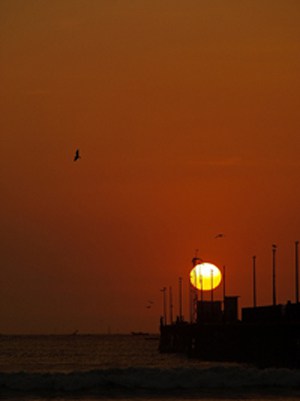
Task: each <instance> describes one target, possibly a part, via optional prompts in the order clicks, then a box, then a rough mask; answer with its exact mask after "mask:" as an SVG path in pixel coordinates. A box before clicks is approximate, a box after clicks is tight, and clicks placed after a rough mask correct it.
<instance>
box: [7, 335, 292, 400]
mask: <svg viewBox="0 0 300 401" xmlns="http://www.w3.org/2000/svg"><path fill="white" fill-rule="evenodd" d="M158 345H159V341H158V336H136V335H70V336H67V335H61V336H3V335H2V336H0V399H2V400H10V401H12V400H13V401H16V400H18V401H20V400H26V401H38V400H41V401H45V400H53V401H72V400H80V401H92V400H93V401H95V400H102V401H103V400H108V401H112V400H116V399H117V400H122V401H125V400H134V401H175V400H202V401H206V400H209V401H214V400H223V401H226V400H239V399H241V400H242V399H243V400H244V399H246V400H256V401H258V400H260V401H266V400H272V399H276V400H278V401H279V400H283V401H292V400H300V371H297V370H289V369H263V370H262V369H258V368H255V367H253V366H248V365H244V364H243V365H242V364H237V363H213V362H204V361H199V360H193V359H189V358H187V357H186V356H185V355H174V354H160V353H159V351H158Z"/></svg>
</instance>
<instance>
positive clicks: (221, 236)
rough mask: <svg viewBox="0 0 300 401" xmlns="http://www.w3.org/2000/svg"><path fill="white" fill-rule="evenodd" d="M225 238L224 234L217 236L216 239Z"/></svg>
mask: <svg viewBox="0 0 300 401" xmlns="http://www.w3.org/2000/svg"><path fill="white" fill-rule="evenodd" d="M223 237H224V234H217V235H216V236H215V239H216V238H223Z"/></svg>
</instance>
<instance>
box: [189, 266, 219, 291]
mask: <svg viewBox="0 0 300 401" xmlns="http://www.w3.org/2000/svg"><path fill="white" fill-rule="evenodd" d="M221 281H222V273H221V271H220V269H219V268H218V267H217V266H215V265H213V264H212V263H207V262H203V263H200V264H199V265H196V266H195V267H194V268H193V269H192V270H191V272H190V282H191V284H192V285H193V286H194V287H195V288H197V289H198V290H200V291H201V290H203V291H211V290H212V289H213V290H214V289H215V288H217V287H218V285H220V283H221Z"/></svg>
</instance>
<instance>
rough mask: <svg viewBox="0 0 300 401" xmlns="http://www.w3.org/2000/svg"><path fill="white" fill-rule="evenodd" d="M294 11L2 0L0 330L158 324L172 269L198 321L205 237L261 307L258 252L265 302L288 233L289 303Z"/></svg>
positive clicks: (281, 270)
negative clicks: (191, 296) (199, 262)
mask: <svg viewBox="0 0 300 401" xmlns="http://www.w3.org/2000/svg"><path fill="white" fill-rule="evenodd" d="M299 16H300V2H299V1H298V0H285V1H281V0H243V1H241V0H228V1H223V0H197V1H196V0H184V1H179V0H119V1H118V0H85V1H83V0H51V1H43V0H40V1H38V0H1V1H0V85H1V94H0V127H1V136H0V141H1V147H0V149H1V159H0V183H1V197H0V213H1V229H0V235H1V237H0V238H1V241H0V249H1V269H0V297H1V302H0V316H1V318H0V333H68V332H72V331H74V330H75V329H78V330H79V331H80V332H91V333H97V332H107V331H108V330H110V331H112V332H130V331H131V330H144V331H157V330H158V325H159V316H160V315H161V313H162V293H161V292H160V289H161V288H162V287H164V286H166V287H169V286H172V288H173V298H174V308H175V312H174V314H176V313H178V278H179V277H182V278H183V290H184V294H183V297H184V315H185V317H186V318H188V293H187V288H188V279H189V271H190V269H191V267H192V264H191V259H192V257H193V256H194V253H195V249H199V256H200V257H201V258H203V259H204V260H206V261H208V262H212V263H215V264H216V265H218V266H219V267H222V266H223V265H226V269H227V270H226V271H227V293H228V295H240V296H241V298H240V306H250V305H251V304H252V287H251V277H252V271H251V267H252V256H253V255H256V257H257V259H256V265H257V302H258V304H259V305H263V304H271V303H272V282H271V278H272V244H274V243H275V244H277V246H278V250H277V272H278V278H277V300H278V302H279V303H285V302H286V301H287V300H289V299H290V300H292V301H294V300H295V296H294V286H295V284H294V242H295V241H296V240H298V239H300V214H299V205H300V187H299V183H300V160H299V154H300V153H299V152H300V136H299V133H300V116H299V110H300V75H299V71H300V24H299ZM76 148H79V149H80V152H81V156H82V158H81V159H80V160H79V161H77V162H76V163H74V162H73V156H74V152H75V150H76ZM220 232H221V233H224V238H218V239H215V238H214V237H215V235H216V234H218V233H220ZM221 294H222V291H221V288H219V290H217V291H216V298H218V297H221ZM149 300H151V301H153V302H154V303H153V304H152V306H151V308H147V306H148V301H149Z"/></svg>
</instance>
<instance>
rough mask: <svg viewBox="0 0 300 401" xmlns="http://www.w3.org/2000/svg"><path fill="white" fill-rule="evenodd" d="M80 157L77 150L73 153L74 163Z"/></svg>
mask: <svg viewBox="0 0 300 401" xmlns="http://www.w3.org/2000/svg"><path fill="white" fill-rule="evenodd" d="M80 158H81V157H80V155H79V149H76V152H75V156H74V160H73V161H74V162H76V160H78V159H80Z"/></svg>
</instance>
